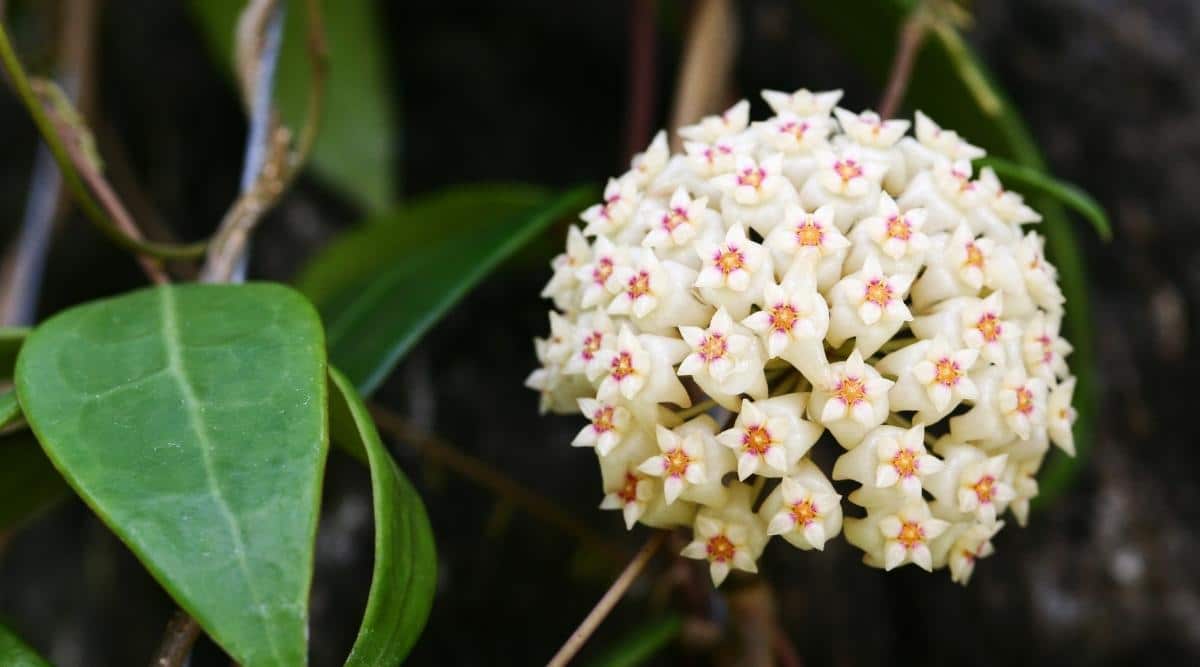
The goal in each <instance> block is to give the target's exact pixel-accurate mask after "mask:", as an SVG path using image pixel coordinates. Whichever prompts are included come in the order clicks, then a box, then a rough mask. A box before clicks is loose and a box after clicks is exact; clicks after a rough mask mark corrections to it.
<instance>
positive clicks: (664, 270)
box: [607, 248, 712, 335]
mask: <svg viewBox="0 0 1200 667" xmlns="http://www.w3.org/2000/svg"><path fill="white" fill-rule="evenodd" d="M630 257H631V259H632V261H631V262H630V263H629V264H628V265H621V266H617V267H615V268H614V269H613V272H612V275H611V277H609V279H608V284H607V286H608V290H609V291H610V292H613V293H614V295H615V296H614V297H613V299H612V302H611V303H609V305H608V313H609V314H610V315H625V316H628V317H631V318H633V320H634V322H635V323H636V324H637V325H638V327H639V328H641V329H642V330H643V331H649V332H653V333H657V334H663V335H669V334H673V333H674V331H675V328H676V327H677V326H679V325H680V324H686V325H695V324H703V323H704V322H706V321H708V318H709V317H710V315H711V313H712V309H711V308H710V307H708V306H706V305H705V304H703V303H701V302H700V301H698V300H697V299H696V297H695V296H693V295H692V291H691V289H689V287H690V286H691V284H692V283H693V282H694V281H695V279H696V272H695V271H694V270H692V269H691V268H689V267H686V266H684V265H682V264H679V263H677V262H672V261H670V260H663V261H659V259H658V257H657V256H656V255H655V254H654V252H653V251H652V250H650V249H648V248H633V249H632V250H631V252H630Z"/></svg>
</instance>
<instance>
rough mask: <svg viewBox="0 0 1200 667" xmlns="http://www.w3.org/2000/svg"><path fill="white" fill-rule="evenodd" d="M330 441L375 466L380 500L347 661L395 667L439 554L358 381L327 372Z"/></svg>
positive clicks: (427, 603) (432, 582)
mask: <svg viewBox="0 0 1200 667" xmlns="http://www.w3.org/2000/svg"><path fill="white" fill-rule="evenodd" d="M330 380H331V381H332V383H333V384H332V391H331V392H330V411H329V426H330V434H331V436H332V438H333V441H334V442H335V443H336V444H338V445H339V446H340V447H342V448H344V449H346V450H347V451H349V452H350V453H351V455H353V456H355V457H356V458H359V459H360V460H363V461H365V462H366V463H367V464H368V465H369V466H370V468H371V492H372V493H373V494H374V498H375V503H374V504H375V569H374V572H373V573H372V576H371V592H370V595H369V596H368V598H367V610H366V613H365V614H364V615H363V621H362V627H361V628H360V629H359V631H358V638H357V639H356V640H355V642H354V648H353V649H352V650H351V652H350V657H349V658H348V659H347V660H346V664H347V665H351V666H354V667H357V666H362V667H373V666H374V665H398V664H400V662H401V661H402V660H404V657H405V656H406V655H408V652H409V650H410V649H412V646H413V644H415V643H416V641H417V637H419V636H420V635H421V630H422V629H423V628H424V627H425V620H426V619H427V618H428V617H429V610H430V608H431V607H432V606H433V594H434V589H435V588H436V583H437V554H436V552H435V550H434V544H433V532H432V530H431V529H430V527H429V519H428V518H427V517H426V515H425V506H424V505H423V504H422V503H421V498H420V497H419V496H418V495H417V492H416V491H415V490H414V489H413V487H412V484H410V483H409V481H408V479H407V478H406V477H405V476H404V473H403V472H401V471H400V468H398V467H397V466H396V462H395V461H394V460H392V455H391V454H389V453H388V451H387V448H385V447H384V446H383V443H382V442H381V441H380V439H379V432H378V431H376V429H375V424H374V422H373V421H372V420H371V415H370V413H368V412H367V408H366V406H365V405H363V402H362V399H361V398H360V397H359V396H358V392H357V391H356V390H355V389H354V385H353V384H351V382H350V380H348V379H347V378H346V376H344V375H342V374H341V373H339V372H338V371H337V370H335V369H330Z"/></svg>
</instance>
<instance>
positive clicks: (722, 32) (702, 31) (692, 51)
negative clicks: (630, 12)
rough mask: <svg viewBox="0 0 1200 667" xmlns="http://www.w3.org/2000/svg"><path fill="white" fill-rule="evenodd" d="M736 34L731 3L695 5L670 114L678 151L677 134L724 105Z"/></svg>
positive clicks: (718, 0)
mask: <svg viewBox="0 0 1200 667" xmlns="http://www.w3.org/2000/svg"><path fill="white" fill-rule="evenodd" d="M737 34H738V31H737V16H736V14H735V13H734V11H733V3H732V0H700V1H699V2H697V3H695V9H694V11H693V16H692V20H691V24H690V26H689V27H688V33H687V40H686V42H685V43H684V48H683V60H682V62H681V63H680V66H679V80H678V81H677V82H676V84H675V104H674V109H673V111H672V112H671V137H672V140H671V141H672V146H673V148H674V149H675V150H679V148H680V145H679V141H680V140H679V136H678V135H677V134H676V133H675V130H677V129H679V127H681V126H683V125H687V124H689V123H694V122H696V121H697V120H699V119H700V117H701V116H703V115H704V114H706V113H712V112H714V111H716V110H717V109H718V108H720V106H721V104H722V103H723V102H724V101H725V98H726V97H727V95H728V91H729V79H730V74H731V73H732V71H733V58H734V55H735V54H736V53H737Z"/></svg>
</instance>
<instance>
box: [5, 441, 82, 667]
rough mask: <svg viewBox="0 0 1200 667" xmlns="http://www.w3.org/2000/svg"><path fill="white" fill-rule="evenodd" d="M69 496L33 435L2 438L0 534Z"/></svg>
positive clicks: (63, 483)
mask: <svg viewBox="0 0 1200 667" xmlns="http://www.w3.org/2000/svg"><path fill="white" fill-rule="evenodd" d="M70 495H71V490H70V489H69V488H68V487H67V485H66V483H65V482H63V479H62V476H61V475H59V474H58V471H57V470H55V469H54V466H53V465H51V464H50V460H49V459H47V458H46V454H45V452H43V451H42V448H41V447H38V443H37V440H35V439H34V437H33V434H32V433H30V432H29V431H22V432H20V433H13V434H11V435H6V436H4V437H3V438H0V533H7V532H9V531H11V530H14V529H16V528H19V527H20V526H21V525H22V524H23V523H25V522H26V521H29V520H30V519H33V518H35V517H37V515H39V514H40V513H41V512H43V511H45V510H47V509H49V508H50V507H52V506H53V505H55V504H56V503H58V502H59V501H61V500H63V499H65V498H67V497H68V496H70ZM0 664H7V663H4V662H2V661H0Z"/></svg>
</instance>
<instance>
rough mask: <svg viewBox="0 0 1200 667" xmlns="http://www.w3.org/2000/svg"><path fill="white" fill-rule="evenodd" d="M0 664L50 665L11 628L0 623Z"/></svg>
mask: <svg viewBox="0 0 1200 667" xmlns="http://www.w3.org/2000/svg"><path fill="white" fill-rule="evenodd" d="M0 665H4V667H50V663H48V662H46V661H45V660H44V659H43V658H42V656H40V655H38V654H37V652H36V651H34V650H33V649H31V648H29V646H27V645H26V644H25V642H23V641H21V638H20V637H17V636H16V635H15V634H13V631H12V630H9V629H8V628H7V627H5V626H3V625H0Z"/></svg>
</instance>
